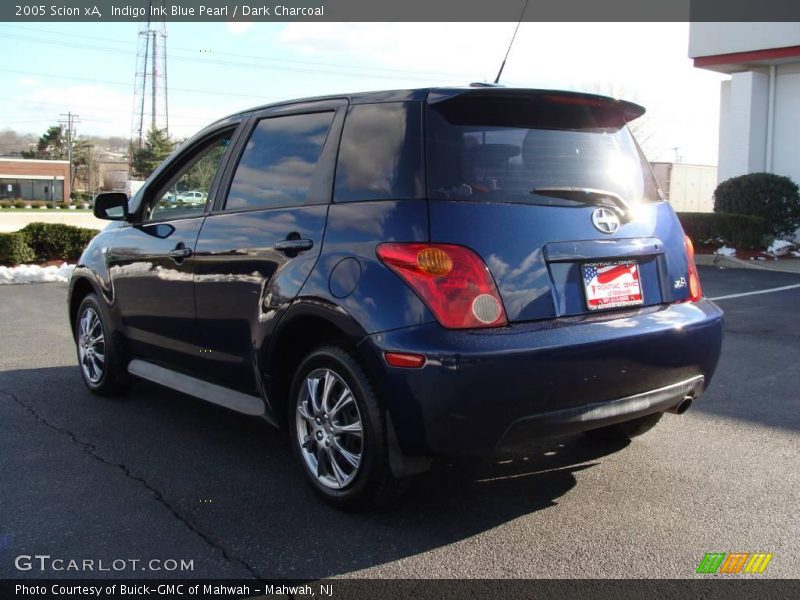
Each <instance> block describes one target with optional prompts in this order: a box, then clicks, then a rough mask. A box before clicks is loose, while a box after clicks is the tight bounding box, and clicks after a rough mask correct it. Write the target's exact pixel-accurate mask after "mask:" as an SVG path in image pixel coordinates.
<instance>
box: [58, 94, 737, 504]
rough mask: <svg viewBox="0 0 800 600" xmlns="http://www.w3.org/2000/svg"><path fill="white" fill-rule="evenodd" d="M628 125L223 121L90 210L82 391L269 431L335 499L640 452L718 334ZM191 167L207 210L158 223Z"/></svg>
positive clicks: (496, 120) (625, 109)
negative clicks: (510, 466)
mask: <svg viewBox="0 0 800 600" xmlns="http://www.w3.org/2000/svg"><path fill="white" fill-rule="evenodd" d="M643 112H644V109H643V108H642V107H640V106H638V105H636V104H632V103H629V102H624V101H618V100H613V99H610V98H606V97H601V96H595V95H588V94H578V93H571V92H559V91H550V90H526V89H507V88H437V89H424V90H411V91H393V92H375V93H363V94H354V95H350V96H332V97H325V98H316V99H308V100H298V101H295V102H285V103H281V104H276V105H272V106H266V107H263V108H257V109H254V110H250V111H245V112H242V113H239V114H236V115H233V116H231V117H228V118H226V119H223V120H221V121H218V122H216V123H214V124H213V125H211V126H209V127H208V128H206V129H205V130H203V131H202V132H201V133H199V134H198V135H196V136H195V137H194V138H192V139H191V140H189V141H188V142H187V143H185V144H184V145H183V146H182V147H181V148H180V149H179V150H178V151H176V152H175V153H174V154H173V156H171V157H170V158H169V159H168V160H167V161H166V162H165V163H164V164H163V165H161V166H160V167H159V169H158V170H157V171H156V172H155V173H153V175H152V176H151V177H150V178H149V179H148V181H147V182H146V184H145V185H144V186H143V187H142V188H141V190H139V192H137V193H136V194H135V195H134V196H133V197H132V198H131V199H130V200H128V198H127V196H125V195H124V194H104V195H101V196H98V198H97V200H96V203H95V214H96V215H97V216H98V217H99V218H103V219H110V220H113V221H114V223H112V224H111V225H110V226H109V227H108V228H107V229H106V230H105V231H103V232H102V233H100V234H99V235H98V236H97V237H96V238H95V239H94V241H93V242H92V243H91V244H90V245H89V247H88V248H87V249H86V251H85V252H84V254H83V256H82V257H81V259H80V261H79V264H78V265H77V267H76V269H75V271H74V274H73V276H72V280H71V282H70V293H69V316H70V322H71V324H72V327H73V330H74V332H75V340H76V344H77V349H78V360H79V363H80V371H81V374H82V376H83V379H84V381H85V383H86V385H87V386H88V388H89V389H90V390H92V391H93V392H96V393H98V394H103V395H106V394H116V393H119V392H121V391H122V390H124V389H125V388H126V387H127V386H128V385H129V383H130V382H131V380H132V379H136V378H141V379H146V380H150V381H152V382H156V383H158V384H161V385H164V386H167V387H170V388H172V389H174V390H177V391H179V392H183V393H186V394H191V395H193V396H196V397H198V398H201V399H204V400H207V401H209V402H213V403H216V404H219V405H222V406H225V407H228V408H231V409H233V410H236V411H239V412H242V413H245V414H249V415H254V416H258V417H261V418H263V419H266V420H267V421H269V422H270V423H272V424H274V425H278V426H282V427H285V428H287V429H288V431H289V434H290V436H291V441H292V445H293V448H294V452H295V454H296V456H297V459H298V462H299V464H300V465H301V467H302V471H303V473H304V474H305V477H306V479H307V480H308V481H309V482H310V484H311V486H312V487H313V488H314V490H316V491H317V492H318V493H319V494H320V495H322V496H323V497H324V498H326V499H327V500H329V501H330V502H332V503H334V504H337V505H340V506H348V507H351V506H364V505H370V504H374V503H384V502H387V501H389V500H390V499H391V498H393V497H396V496H397V495H398V494H399V493H400V491H401V490H402V489H403V487H404V485H405V482H406V481H407V478H408V477H409V476H410V475H413V474H415V473H419V472H422V471H425V470H426V469H427V468H428V467H429V466H430V465H431V463H432V461H433V460H435V459H437V458H438V457H442V456H451V455H464V454H466V455H475V454H492V453H495V452H497V451H498V449H502V448H505V447H509V446H513V445H516V444H520V443H524V442H527V441H529V440H531V439H536V438H539V437H543V436H552V435H561V434H565V433H572V432H580V431H586V432H588V433H590V434H592V435H594V436H596V437H602V438H613V439H629V438H632V437H634V436H637V435H639V434H641V433H643V432H645V431H647V430H648V429H650V428H651V427H653V426H654V425H655V424H656V422H657V421H658V420H659V419H660V418H661V416H662V414H663V413H664V412H674V413H682V412H684V411H685V410H686V409H687V408H688V407H689V405H690V404H691V403H692V402H693V401H697V400H698V399H699V398H700V396H701V394H702V393H703V391H704V390H705V388H706V387H707V386H708V384H709V381H710V379H711V376H712V374H713V372H714V369H715V367H716V364H717V360H718V358H719V354H720V346H721V340H722V331H723V318H722V312H721V311H720V310H719V308H717V306H716V305H714V304H713V303H712V302H711V301H709V300H707V299H705V298H703V296H702V292H701V287H700V280H699V277H698V272H697V269H696V267H695V263H694V259H693V250H692V245H691V242H690V241H689V240H688V238H686V237H685V236H684V233H683V231H682V229H681V226H680V223H679V222H678V219H677V218H676V216H675V214H674V212H673V210H672V208H670V206H669V204H667V203H666V202H664V201H663V200H662V198H661V195H660V192H659V190H658V187H657V185H656V183H655V181H654V179H653V176H652V173H651V171H650V169H649V166H648V164H647V162H646V161H645V160H644V158H643V156H642V153H641V152H640V150H639V148H638V147H637V145H636V142H635V141H634V139H633V137H632V136H631V134H630V132H629V130H628V128H627V125H626V124H627V122H629V121H630V120H632V119H635V118H637V117H639V116H640V115H642V113H643ZM201 172H202V173H205V174H206V175H208V176H207V177H206V180H207V181H208V187H207V189H203V190H201V191H202V192H203V193H206V194H207V198H208V199H207V201H206V202H205V203H204V204H202V205H199V204H198V205H194V206H184V207H179V208H170V209H163V208H162V205H163V202H161V200H162V199H163V198H164V194H166V193H168V192H169V190H173V189H177V188H176V185H177V184H180V187H182V188H183V189H186V185H185V183H186V182H189V181H192V182H194V181H198V180H199V179H201V177H199V175H200V173H201ZM209 174H211V175H209ZM212 175H213V176H212ZM196 187H197V186H195V188H196Z"/></svg>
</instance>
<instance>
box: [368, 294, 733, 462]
mask: <svg viewBox="0 0 800 600" xmlns="http://www.w3.org/2000/svg"><path fill="white" fill-rule="evenodd" d="M722 334H723V315H722V311H721V310H720V309H719V308H718V307H717V306H716V305H715V304H713V303H712V302H710V301H708V300H703V301H701V302H698V303H684V304H673V305H668V306H657V307H649V308H644V309H640V310H637V311H630V312H626V313H624V314H623V313H605V314H598V315H587V316H585V317H572V318H562V319H555V320H548V321H539V322H532V323H522V324H514V325H511V326H509V327H504V328H498V329H491V330H475V331H453V330H446V329H443V328H442V327H440V326H439V325H437V324H426V325H420V326H416V327H411V328H406V329H400V330H394V331H389V332H383V333H378V334H374V335H372V336H369V337H367V338H366V339H365V340H364V341H363V342H362V343H361V349H362V353H363V355H364V356H365V358H366V359H367V361H368V362H369V364H370V367H371V369H372V371H373V372H375V373H379V374H380V375H381V376H380V377H378V378H376V380H377V385H378V387H379V392H380V394H381V396H382V398H383V399H384V401H385V403H386V407H387V410H388V411H389V414H390V416H391V422H392V423H393V425H394V429H395V433H396V436H397V441H398V443H399V447H400V449H401V450H402V452H403V453H404V454H406V455H408V456H427V455H436V454H487V453H491V452H494V451H495V450H496V449H497V448H498V447H500V446H506V445H514V444H518V443H522V442H525V441H527V440H530V439H535V438H540V437H546V436H551V435H560V434H564V433H570V432H575V431H581V430H587V429H593V428H596V427H602V426H604V425H608V424H612V423H616V422H622V421H626V420H630V419H634V418H636V417H638V416H643V415H646V414H649V413H653V412H660V411H663V410H667V409H670V408H672V407H674V406H675V405H676V404H678V403H679V402H680V401H681V400H682V399H683V397H684V396H686V395H692V396H693V397H694V398H699V397H700V395H701V394H702V392H703V390H704V389H705V387H706V386H707V385H708V383H709V381H710V379H711V376H712V375H713V373H714V369H715V368H716V365H717V361H718V360H719V355H720V350H721V345H722ZM387 350H395V351H401V352H415V353H421V354H425V355H426V356H427V358H428V360H427V363H426V364H425V366H424V367H423V368H421V369H401V368H395V367H389V366H387V365H386V364H385V362H384V361H383V352H385V351H387Z"/></svg>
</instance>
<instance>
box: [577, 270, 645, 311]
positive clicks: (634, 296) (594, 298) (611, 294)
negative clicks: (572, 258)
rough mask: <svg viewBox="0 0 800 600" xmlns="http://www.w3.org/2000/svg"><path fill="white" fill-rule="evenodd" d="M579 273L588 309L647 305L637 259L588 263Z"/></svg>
mask: <svg viewBox="0 0 800 600" xmlns="http://www.w3.org/2000/svg"><path fill="white" fill-rule="evenodd" d="M580 271H581V281H582V282H583V296H584V302H585V304H586V308H587V309H588V310H590V311H602V310H610V309H613V308H625V307H631V306H641V305H642V304H644V291H643V290H642V278H641V269H640V265H639V261H638V260H635V259H624V260H604V261H596V262H587V263H583V264H582V265H581V266H580Z"/></svg>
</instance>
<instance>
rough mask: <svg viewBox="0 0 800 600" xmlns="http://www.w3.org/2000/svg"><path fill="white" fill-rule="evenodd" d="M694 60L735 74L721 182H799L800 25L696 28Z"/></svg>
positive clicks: (728, 94)
mask: <svg viewBox="0 0 800 600" xmlns="http://www.w3.org/2000/svg"><path fill="white" fill-rule="evenodd" d="M689 57H690V58H692V59H694V66H695V67H698V68H701V69H709V70H711V71H716V72H718V73H727V74H730V79H728V80H725V81H723V82H722V84H721V90H720V118H719V167H718V171H717V181H725V180H726V179H729V178H731V177H735V176H737V175H744V174H746V173H756V172H769V173H775V174H777V175H786V176H788V177H791V178H792V179H793V180H794V181H795V182H797V183H800V23H692V24H691V26H690V32H689Z"/></svg>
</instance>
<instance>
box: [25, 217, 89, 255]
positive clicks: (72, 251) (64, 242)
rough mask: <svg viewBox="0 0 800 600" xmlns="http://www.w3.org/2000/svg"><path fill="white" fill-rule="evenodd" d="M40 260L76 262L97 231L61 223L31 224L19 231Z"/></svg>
mask: <svg viewBox="0 0 800 600" xmlns="http://www.w3.org/2000/svg"><path fill="white" fill-rule="evenodd" d="M19 233H20V234H22V235H23V236H24V238H25V240H26V241H27V243H28V245H29V246H30V247H31V249H32V250H33V253H34V255H35V256H36V257H37V258H39V259H41V260H56V259H61V260H72V261H74V260H77V259H78V258H79V257H80V255H81V253H82V252H83V249H84V248H86V246H87V245H88V244H89V242H90V241H91V240H92V238H93V237H94V236H96V235H97V231H96V230H94V229H87V228H85V227H73V226H72V225H64V224H61V223H31V224H30V225H26V226H25V227H23V228H22V229H21V230H20V231H19Z"/></svg>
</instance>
